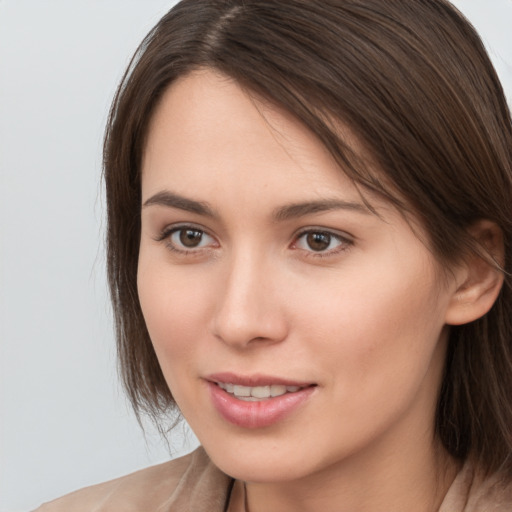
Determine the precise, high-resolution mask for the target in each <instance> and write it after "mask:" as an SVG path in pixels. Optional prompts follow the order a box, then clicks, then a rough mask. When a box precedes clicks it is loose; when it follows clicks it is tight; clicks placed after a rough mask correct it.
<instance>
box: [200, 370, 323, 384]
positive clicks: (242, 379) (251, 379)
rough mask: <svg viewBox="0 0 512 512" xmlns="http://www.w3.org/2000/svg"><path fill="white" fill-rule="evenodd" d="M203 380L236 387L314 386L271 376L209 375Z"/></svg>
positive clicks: (225, 373)
mask: <svg viewBox="0 0 512 512" xmlns="http://www.w3.org/2000/svg"><path fill="white" fill-rule="evenodd" d="M205 380H208V381H210V382H215V383H219V382H222V383H224V384H235V385H238V386H247V387H256V386H271V385H273V384H274V385H276V384H277V385H281V386H298V387H301V388H304V387H308V386H312V385H314V384H315V383H314V382H305V381H299V380H293V379H286V378H283V377H274V376H271V375H262V374H254V375H238V374H236V373H231V372H222V373H213V374H211V375H208V376H206V377H205Z"/></svg>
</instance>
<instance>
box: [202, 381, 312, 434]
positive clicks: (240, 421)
mask: <svg viewBox="0 0 512 512" xmlns="http://www.w3.org/2000/svg"><path fill="white" fill-rule="evenodd" d="M208 387H209V390H210V396H211V398H212V402H213V405H214V407H215V408H216V409H217V411H218V412H219V413H220V415H221V416H222V417H223V418H224V419H225V420H227V421H228V422H229V423H232V424H233V425H236V426H238V427H243V428H251V429H255V428H263V427H269V426H270V425H273V424H274V423H277V422H279V421H280V420H282V419H284V418H285V417H286V416H288V415H289V414H291V413H292V412H293V411H295V410H296V409H297V408H298V407H300V406H301V405H302V404H303V403H304V402H305V401H306V400H307V399H308V398H309V397H310V396H311V394H312V393H313V390H314V389H315V388H314V386H310V387H307V388H303V389H301V390H299V391H296V392H295V393H285V394H284V395H281V396H276V397H272V398H268V399H262V400H259V401H257V402H252V401H251V402H249V401H245V400H239V399H237V398H235V397H234V396H233V395H232V394H230V393H228V392H226V391H224V390H223V389H222V388H221V387H219V386H218V385H217V384H215V383H213V382H208Z"/></svg>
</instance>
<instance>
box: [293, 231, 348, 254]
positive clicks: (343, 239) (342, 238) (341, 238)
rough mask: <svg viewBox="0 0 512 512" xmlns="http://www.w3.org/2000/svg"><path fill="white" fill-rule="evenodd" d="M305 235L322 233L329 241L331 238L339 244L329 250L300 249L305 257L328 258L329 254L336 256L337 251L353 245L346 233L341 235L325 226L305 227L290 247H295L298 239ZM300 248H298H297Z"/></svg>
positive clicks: (345, 249) (339, 251)
mask: <svg viewBox="0 0 512 512" xmlns="http://www.w3.org/2000/svg"><path fill="white" fill-rule="evenodd" d="M307 235H323V236H327V237H329V243H330V242H332V240H336V241H337V242H339V245H338V246H337V247H336V248H334V249H330V250H325V251H324V250H322V251H315V250H313V249H311V248H310V249H309V250H307V249H302V250H303V252H304V253H305V256H306V257H307V258H328V257H330V256H336V255H337V254H339V253H342V252H345V251H347V250H349V249H350V248H351V246H352V245H353V243H354V242H353V240H352V239H351V237H349V236H348V235H342V234H340V233H336V232H335V231H330V230H328V229H325V228H314V227H313V228H307V229H304V230H302V231H300V232H299V233H298V234H297V235H296V237H295V240H294V242H293V243H292V248H293V249H297V244H298V243H299V241H300V240H301V239H302V238H303V237H306V236H307ZM298 249H299V250H300V248H298Z"/></svg>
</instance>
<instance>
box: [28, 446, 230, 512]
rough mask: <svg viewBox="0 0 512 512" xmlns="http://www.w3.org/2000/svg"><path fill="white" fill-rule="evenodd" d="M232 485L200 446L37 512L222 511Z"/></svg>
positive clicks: (78, 493) (46, 505)
mask: <svg viewBox="0 0 512 512" xmlns="http://www.w3.org/2000/svg"><path fill="white" fill-rule="evenodd" d="M230 482H231V478H229V477H228V476H227V475H225V474H224V473H222V472H221V471H220V470H219V469H218V468H217V467H216V466H215V465H214V464H213V463H212V462H211V460H210V459H209V457H208V455H207V454H206V452H205V451H204V450H203V448H201V447H200V448H198V449H197V450H195V451H194V452H192V453H190V454H189V455H186V456H185V457H181V458H179V459H175V460H173V461H170V462H165V463H164V464H159V465H157V466H152V467H149V468H146V469H143V470H141V471H137V472H135V473H132V474H130V475H126V476H123V477H121V478H117V479H115V480H111V481H109V482H105V483H101V484H98V485H93V486H91V487H86V488H84V489H81V490H79V491H75V492H73V493H71V494H68V495H66V496H63V497H62V498H58V499H56V500H54V501H51V502H49V503H46V504H44V505H42V506H41V507H40V508H38V509H37V511H36V512H69V511H73V512H90V511H91V510H94V511H95V512H114V511H115V512H117V511H120V510H122V511H123V512H135V511H144V512H152V511H153V510H154V511H156V510H179V511H184V512H185V511H188V510H190V511H192V510H194V512H199V511H202V510H204V511H209V512H210V511H212V512H213V511H215V510H219V511H220V510H222V509H223V506H224V503H225V502H226V496H227V493H228V489H229V487H230ZM171 507H172V508H171Z"/></svg>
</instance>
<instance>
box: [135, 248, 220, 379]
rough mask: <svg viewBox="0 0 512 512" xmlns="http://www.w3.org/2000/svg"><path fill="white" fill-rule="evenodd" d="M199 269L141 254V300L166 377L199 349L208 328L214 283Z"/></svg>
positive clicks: (139, 278) (139, 279) (150, 333)
mask: <svg viewBox="0 0 512 512" xmlns="http://www.w3.org/2000/svg"><path fill="white" fill-rule="evenodd" d="M204 278H205V276H201V275H200V273H199V275H198V272H192V271H191V270H190V271H179V270H178V271H175V272H173V271H172V266H170V265H161V264H160V265H159V264H158V262H155V261H151V260H149V259H145V258H144V255H141V258H140V261H139V269H138V275H137V287H138V293H139V300H140V304H141V308H142V312H143V315H144V319H145V321H146V326H147V329H148V332H149V335H150V338H151V341H152V343H153V346H154V348H155V351H156V353H157V357H158V359H159V361H160V364H161V366H162V369H163V371H164V374H165V375H166V377H167V376H168V371H167V370H168V368H167V367H171V366H177V363H178V362H179V363H180V364H181V363H183V361H184V360H186V359H187V357H189V356H191V355H192V354H193V352H194V350H196V349H197V344H198V340H200V339H202V337H203V336H202V333H203V332H204V331H205V329H206V328H207V325H206V318H207V310H208V308H209V307H210V305H211V302H212V301H211V300H210V299H209V291H208V290H211V289H212V287H211V286H210V285H209V284H208V283H207V282H205V279H204Z"/></svg>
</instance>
